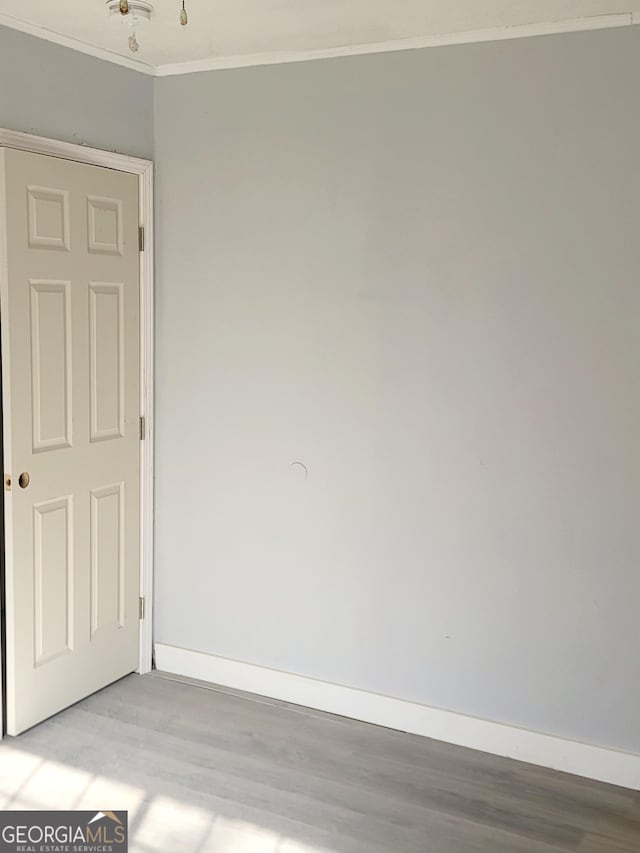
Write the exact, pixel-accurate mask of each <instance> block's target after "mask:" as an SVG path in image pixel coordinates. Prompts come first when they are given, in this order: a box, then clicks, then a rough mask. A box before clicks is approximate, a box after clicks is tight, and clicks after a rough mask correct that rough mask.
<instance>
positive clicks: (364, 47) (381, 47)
mask: <svg viewBox="0 0 640 853" xmlns="http://www.w3.org/2000/svg"><path fill="white" fill-rule="evenodd" d="M634 23H636V24H637V23H640V12H635V13H634V12H620V13H618V14H612V15H594V16H592V17H589V18H573V19H571V20H567V21H553V22H551V23H535V24H520V25H517V26H508V27H492V28H490V29H484V30H466V31H464V32H455V33H443V34H440V35H430V36H417V37H415V38H406V39H395V40H390V41H383V42H373V43H368V44H355V45H343V46H341V47H329V48H319V49H316V50H300V51H274V52H269V53H253V54H241V55H237V56H217V57H210V58H208V59H196V60H193V61H190V62H176V63H170V64H166V65H159V66H157V67H156V72H155V73H156V77H174V76H176V75H179V74H196V73H198V72H202V71H220V70H222V69H227V68H246V67H248V66H253V65H280V64H283V63H289V62H308V61H309V60H313V59H332V58H336V57H341V56H358V55H361V54H368V53H391V52H393V51H399V50H419V49H421V48H425V47H445V46H447V45H454V44H474V43H478V42H490V41H505V40H506V39H517V38H530V37H531V36H546V35H555V34H558V33H576V32H585V31H588V30H603V29H610V28H612V27H628V26H631V25H632V24H634Z"/></svg>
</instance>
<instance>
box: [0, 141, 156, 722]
mask: <svg viewBox="0 0 640 853" xmlns="http://www.w3.org/2000/svg"><path fill="white" fill-rule="evenodd" d="M2 188H4V189H3V191H2V192H1V193H0V196H1V197H0V204H1V205H2V212H0V298H1V310H2V363H3V371H2V372H3V376H2V380H3V394H4V407H5V412H4V425H3V428H4V448H5V471H6V473H7V474H9V473H10V474H11V477H12V484H11V488H10V489H9V490H8V489H6V488H5V492H4V494H5V529H6V587H7V620H6V624H7V730H8V732H9V734H17V733H19V732H21V731H23V730H24V729H26V728H29V727H30V726H32V725H34V724H35V723H37V722H39V721H40V720H43V719H45V718H46V717H48V716H50V715H51V714H53V713H55V712H56V711H59V710H61V709H62V708H64V707H67V706H68V705H70V704H72V703H73V702H76V701H78V700H79V699H81V698H83V697H84V696H86V695H88V694H89V693H92V692H93V691H95V690H97V689H99V688H100V687H103V686H104V685H106V684H109V683H110V682H111V681H114V680H115V679H117V678H120V677H121V676H123V675H126V674H127V673H129V672H132V671H133V670H135V669H136V667H137V663H138V643H139V639H138V636H139V623H138V596H139V536H140V534H139V526H140V520H139V488H140V487H139V266H138V265H139V253H138V180H137V178H136V177H135V176H134V175H128V174H125V173H121V172H116V171H113V170H111V169H104V168H99V167H97V166H88V165H85V164H80V163H74V162H70V161H66V160H61V159H57V158H54V157H45V156H43V155H39V154H29V153H25V152H21V151H14V150H11V149H0V190H2ZM22 472H28V475H29V482H28V484H26V480H25V481H24V485H25V487H24V488H22V487H21V485H20V483H19V476H20V474H21V473H22Z"/></svg>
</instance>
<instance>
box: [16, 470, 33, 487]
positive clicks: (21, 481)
mask: <svg viewBox="0 0 640 853" xmlns="http://www.w3.org/2000/svg"><path fill="white" fill-rule="evenodd" d="M30 482H31V477H30V476H29V472H28V471H23V472H22V474H20V476H19V477H18V485H19V486H20V488H21V489H26V488H27V486H28V485H29V483H30Z"/></svg>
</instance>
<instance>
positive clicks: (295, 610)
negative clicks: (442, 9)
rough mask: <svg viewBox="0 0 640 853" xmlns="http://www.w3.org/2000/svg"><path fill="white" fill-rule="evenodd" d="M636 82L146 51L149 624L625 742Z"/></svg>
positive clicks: (593, 53) (300, 666) (629, 739)
mask: <svg viewBox="0 0 640 853" xmlns="http://www.w3.org/2000/svg"><path fill="white" fill-rule="evenodd" d="M639 77H640V30H638V29H637V28H633V29H632V28H629V29H626V30H617V31H614V30H610V31H606V32H598V33H588V34H578V35H570V36H558V37H549V38H538V39H531V40H522V41H514V42H503V43H497V44H484V45H474V46H462V47H453V48H443V49H437V50H427V51H420V52H406V53H398V54H393V55H378V56H369V57H358V58H350V59H339V60H331V61H326V62H316V63H307V64H296V65H287V66H280V67H267V68H254V69H242V70H234V71H227V72H216V73H207V74H199V75H189V76H184V77H175V78H167V79H159V80H157V85H156V90H155V91H156V101H155V111H156V153H157V163H158V226H159V235H158V238H159V239H158V247H159V248H158V260H159V278H158V284H157V287H158V304H157V307H158V327H157V332H158V340H157V347H158V361H157V376H158V382H157V386H158V387H157V436H158V445H157V477H158V479H157V551H156V554H157V596H158V597H157V640H158V641H159V642H162V643H170V644H174V645H178V646H183V647H186V648H190V649H197V650H201V651H205V652H211V653H215V654H218V655H224V656H227V657H230V658H235V659H239V660H243V661H249V662H252V663H256V664H261V665H265V666H269V667H274V668H277V669H282V670H288V671H291V672H295V673H302V674H304V675H308V676H313V677H317V678H319V679H325V680H328V681H332V682H338V683H341V684H346V685H351V686H356V687H359V688H363V689H365V690H370V691H377V692H380V693H384V694H391V695H393V696H399V697H403V698H406V699H409V700H414V701H417V702H423V703H427V704H429V705H434V706H438V707H442V708H448V709H453V710H455V711H460V712H464V713H467V714H472V715H477V716H480V717H484V718H489V719H492V720H501V721H506V722H508V723H514V724H517V725H520V726H525V727H528V728H532V729H537V730H541V731H545V732H552V733H556V734H559V735H561V736H567V737H571V738H575V739H578V740H584V741H588V742H594V743H601V744H605V745H611V746H615V747H622V748H627V749H630V750H633V751H640V728H639V727H638V719H639V718H640V655H639V654H638V640H639V629H638V624H639V621H638V601H640V571H639V568H638V567H639V565H640V523H639V520H640V490H639V489H638V486H639V484H640V452H639V451H638V440H639V436H640V383H639V382H638V365H639V364H640V335H639V334H638V319H639V317H640V287H639V285H638V262H639V243H638V226H639V223H640V171H639V169H638V152H640V120H639V116H638V110H637V91H636V90H637V80H638V79H639ZM298 461H300V462H303V463H304V464H305V465H306V466H307V467H308V471H309V477H308V480H306V481H304V480H302V479H300V478H299V477H298V476H297V472H296V469H295V468H293V469H292V468H291V467H290V466H291V463H292V462H298Z"/></svg>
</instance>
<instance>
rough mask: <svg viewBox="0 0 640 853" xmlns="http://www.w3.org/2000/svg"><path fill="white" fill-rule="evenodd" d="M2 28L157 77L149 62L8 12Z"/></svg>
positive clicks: (1, 18)
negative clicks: (40, 25)
mask: <svg viewBox="0 0 640 853" xmlns="http://www.w3.org/2000/svg"><path fill="white" fill-rule="evenodd" d="M0 26H2V27H8V28H9V29H11V30H19V31H20V32H21V33H27V35H30V36H35V37H36V38H39V39H44V40H45V41H50V42H52V43H53V44H59V45H61V46H62V47H68V48H70V49H71V50H77V51H79V52H80V53H85V54H87V56H93V57H95V58H96V59H103V60H105V61H106V62H112V63H114V64H115V65H122V66H123V67H124V68H130V69H131V70H133V71H140V72H141V73H142V74H150V75H152V76H153V75H155V73H156V68H155V66H154V65H151V64H150V63H148V62H143V61H142V60H139V59H129V57H128V56H121V55H120V54H119V53H114V52H113V51H111V50H107V49H106V48H104V47H95V46H94V45H92V44H88V43H87V42H84V41H81V40H80V39H76V38H73V37H71V36H65V35H62V33H57V32H55V30H50V29H48V28H47V27H39V26H37V25H36V24H30V23H29V22H28V21H23V20H22V18H15V17H14V16H13V15H8V14H7V13H6V12H0Z"/></svg>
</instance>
